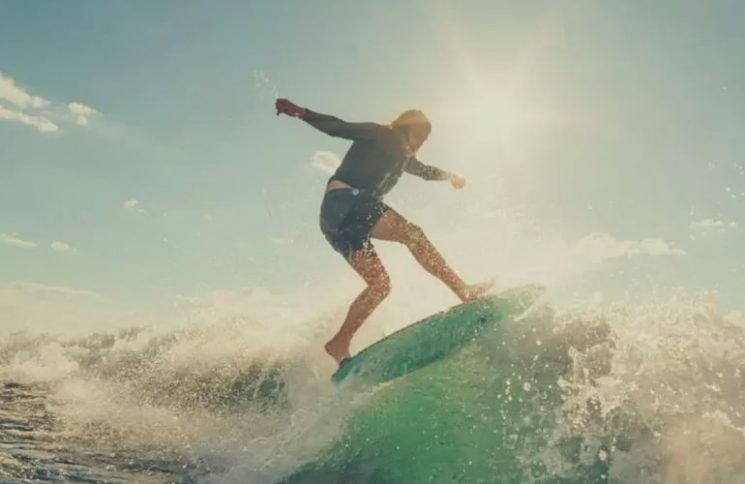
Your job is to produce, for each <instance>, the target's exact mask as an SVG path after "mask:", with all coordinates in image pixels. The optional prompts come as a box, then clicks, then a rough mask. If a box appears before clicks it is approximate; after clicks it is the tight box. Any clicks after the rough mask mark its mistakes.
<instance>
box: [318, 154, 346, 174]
mask: <svg viewBox="0 0 745 484" xmlns="http://www.w3.org/2000/svg"><path fill="white" fill-rule="evenodd" d="M311 164H312V165H313V166H314V167H316V168H318V169H319V170H321V171H323V172H326V173H329V174H333V173H334V172H335V171H336V169H337V168H339V165H340V164H341V160H340V159H339V157H338V156H337V155H336V153H332V152H330V151H317V152H315V153H314V154H313V161H312V162H311Z"/></svg>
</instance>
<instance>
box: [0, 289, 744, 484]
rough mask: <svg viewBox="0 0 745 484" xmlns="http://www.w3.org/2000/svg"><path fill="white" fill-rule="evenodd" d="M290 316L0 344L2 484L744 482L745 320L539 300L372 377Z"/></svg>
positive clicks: (670, 307) (677, 307)
mask: <svg viewBox="0 0 745 484" xmlns="http://www.w3.org/2000/svg"><path fill="white" fill-rule="evenodd" d="M272 321H273V322H272V324H276V320H272ZM335 321H336V319H335V318H331V319H330V320H329V322H328V324H329V325H330V324H331V323H334V322H335ZM288 324H292V325H293V326H296V327H298V328H301V327H305V328H308V332H307V333H305V334H303V333H300V334H298V335H297V338H296V339H295V340H294V341H293V344H292V345H291V344H290V343H288V339H287V338H286V335H285V334H284V332H282V331H280V334H281V336H282V337H278V338H275V339H272V338H270V337H269V336H270V334H269V333H267V329H266V327H265V328H262V327H261V326H260V325H258V324H255V323H252V322H248V321H242V320H235V319H231V320H227V321H216V322H212V323H200V324H195V325H193V326H191V327H187V328H184V329H179V330H170V329H161V330H157V329H156V328H152V327H140V328H129V329H126V330H123V331H112V332H108V333H96V334H89V335H83V336H72V335H66V334H64V333H61V334H60V333H57V334H28V333H14V334H3V335H1V336H0V390H2V391H0V398H2V407H1V408H0V481H2V482H40V481H50V482H55V481H57V482H59V481H66V482H76V481H77V482H81V481H85V482H205V483H249V484H278V483H293V484H298V483H318V484H320V483H324V484H333V483H370V484H372V483H375V484H395V483H406V484H417V483H522V482H528V483H530V482H536V483H579V482H581V483H586V482H593V483H594V482H597V483H603V482H608V483H614V484H615V483H638V482H645V483H647V482H649V483H670V482H702V483H709V482H711V483H715V482H727V483H741V482H743V480H744V479H745V478H743V476H745V462H743V460H742V455H745V430H744V429H745V415H744V414H743V412H742V408H745V378H744V377H743V375H745V330H743V328H745V322H743V320H742V319H741V317H740V316H739V315H737V314H728V315H723V314H721V313H720V312H719V311H718V310H717V308H716V306H715V305H713V304H711V303H710V302H708V301H707V300H706V299H705V298H699V297H695V296H691V297H689V298H680V297H678V298H676V299H675V300H671V301H663V302H654V303H649V304H646V305H634V306H630V305H624V304H612V305H605V306H596V307H590V308H585V309H582V310H580V309H577V310H562V311H558V310H555V309H554V308H552V307H550V306H547V305H538V306H537V307H535V308H534V309H533V310H532V311H530V312H528V313H527V314H525V316H524V317H523V318H522V319H520V320H517V321H514V320H511V319H507V320H504V321H503V324H497V325H494V326H492V329H491V330H488V331H485V332H484V333H483V334H482V335H481V336H480V337H479V338H478V339H476V340H475V341H473V342H472V343H469V344H468V345H467V346H465V347H464V348H462V350H461V351H457V352H455V353H453V354H452V355H451V356H450V357H447V358H443V359H441V360H439V361H437V362H434V363H432V364H430V365H428V366H425V367H424V368H421V369H419V370H418V371H415V372H412V373H410V374H408V375H406V376H405V377H403V378H398V379H394V380H392V381H389V382H386V383H383V384H379V385H378V384H375V385H370V384H369V383H367V384H355V383H354V381H353V380H348V381H345V382H344V383H343V384H341V385H334V384H332V383H331V382H330V381H329V377H330V374H331V365H330V364H329V362H328V361H327V357H325V356H323V355H319V354H318V353H319V352H318V347H319V346H320V338H322V337H323V336H324V335H325V334H326V333H327V332H326V331H325V329H324V330H323V331H317V330H316V329H315V328H313V325H305V326H302V325H300V324H296V323H294V322H293V321H292V320H289V321H288ZM323 324H326V323H325V322H324V323H323ZM316 332H317V333H318V335H319V336H318V338H317V339H314V338H315V336H314V334H315V333H316ZM358 383H360V382H358Z"/></svg>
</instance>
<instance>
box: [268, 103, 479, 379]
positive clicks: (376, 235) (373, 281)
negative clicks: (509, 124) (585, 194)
mask: <svg viewBox="0 0 745 484" xmlns="http://www.w3.org/2000/svg"><path fill="white" fill-rule="evenodd" d="M275 107H276V110H277V115H279V114H285V115H287V116H290V117H294V118H299V119H302V120H303V121H305V122H306V123H308V124H310V125H311V126H313V127H314V128H316V129H318V130H320V131H322V132H324V133H326V134H328V135H330V136H334V137H337V138H344V139H347V140H350V141H352V146H351V147H350V148H349V150H348V151H347V154H346V155H345V156H344V159H343V160H342V162H341V165H340V166H339V168H338V169H337V170H336V172H335V173H334V174H333V175H332V176H331V178H330V179H329V181H328V184H327V185H326V191H325V194H324V197H323V202H322V203H321V214H320V224H321V231H322V232H323V235H324V236H325V237H326V240H327V241H328V242H329V244H331V246H332V247H333V248H334V250H336V251H337V252H338V253H340V254H341V255H342V256H343V257H344V259H345V260H346V261H347V262H348V263H349V265H351V266H352V268H353V269H354V270H355V271H356V272H357V273H358V274H359V275H360V276H361V277H362V279H363V280H364V281H365V283H367V287H366V288H365V289H364V290H363V291H362V292H361V293H360V294H359V296H357V298H356V299H355V300H354V302H352V305H351V306H350V308H349V311H348V313H347V316H346V318H345V319H344V323H343V324H342V326H341V328H340V329H339V331H338V332H337V333H336V335H335V336H334V337H333V338H331V340H329V341H328V342H327V343H326V345H325V349H326V352H327V353H328V354H329V355H331V356H332V357H333V358H334V359H335V360H336V362H337V363H338V364H339V365H341V364H342V363H344V361H345V360H347V359H348V358H349V357H350V355H349V346H350V343H351V341H352V337H353V336H354V333H355V332H356V331H357V330H358V329H359V327H360V326H361V325H362V323H363V322H364V321H365V320H366V319H367V318H368V317H369V316H370V314H372V312H373V311H374V310H375V308H376V307H377V306H378V305H379V304H380V303H381V302H382V301H383V299H385V297H386V296H387V295H388V294H389V293H390V291H391V282H390V278H389V276H388V272H387V271H386V270H385V267H384V266H383V263H382V262H381V260H380V258H379V257H378V255H377V253H376V252H375V248H374V247H373V244H372V241H371V239H379V240H387V241H392V242H399V243H401V244H404V245H406V247H407V248H408V249H409V250H410V251H411V253H412V254H413V255H414V257H415V258H416V260H417V261H418V262H419V264H420V265H421V266H422V267H423V268H424V269H425V270H427V271H428V272H429V273H430V274H432V275H433V276H435V277H437V278H438V279H439V280H441V281H442V282H443V283H445V284H446V285H447V286H448V287H449V288H450V289H451V290H452V291H453V292H454V293H455V294H456V296H458V298H460V300H461V301H463V302H467V301H472V300H474V299H477V298H479V297H480V296H482V295H483V294H484V293H485V292H486V291H487V290H488V289H489V288H490V286H491V284H489V283H486V284H473V285H471V284H466V283H465V282H464V281H463V280H462V279H461V278H460V277H459V276H458V275H457V274H456V273H455V271H453V270H452V269H451V268H450V266H448V264H447V263H446V262H445V259H443V257H442V255H440V253H439V252H438V251H437V249H436V248H435V247H434V246H433V245H432V243H431V242H430V241H429V239H428V238H427V236H426V235H425V234H424V231H423V230H422V229H421V227H419V226H418V225H416V224H414V223H412V222H410V221H408V220H406V219H405V218H404V217H402V216H401V215H400V214H399V213H398V212H396V211H395V210H393V209H392V208H391V207H389V206H388V205H386V204H385V203H384V202H383V196H384V195H385V194H386V193H388V192H389V191H390V190H391V188H393V186H394V185H395V184H396V182H398V179H399V178H400V177H401V175H402V174H403V172H407V173H410V174H412V175H415V176H418V177H420V178H423V179H424V180H442V181H448V182H450V184H451V185H452V186H453V188H455V189H456V190H459V189H461V188H463V186H464V185H465V180H464V179H463V178H462V177H460V176H458V175H456V174H454V173H450V172H447V171H444V170H441V169H439V168H436V167H434V166H430V165H425V164H424V163H422V162H421V161H419V160H418V159H417V158H416V153H417V151H418V150H419V148H420V147H421V146H422V144H423V143H424V142H425V141H426V140H427V138H428V137H429V134H430V131H431V130H432V126H431V124H430V122H429V120H428V119H427V117H426V116H425V115H424V113H423V112H422V111H419V110H416V109H411V110H408V111H404V112H403V113H401V114H400V115H399V116H398V117H397V118H396V119H395V120H394V121H393V122H391V123H390V124H388V125H382V124H377V123H350V122H346V121H342V120H341V119H339V118H336V117H334V116H330V115H327V114H321V113H317V112H315V111H311V110H310V109H307V108H303V107H300V106H298V105H297V104H295V103H293V102H291V101H290V100H288V99H277V101H276V104H275Z"/></svg>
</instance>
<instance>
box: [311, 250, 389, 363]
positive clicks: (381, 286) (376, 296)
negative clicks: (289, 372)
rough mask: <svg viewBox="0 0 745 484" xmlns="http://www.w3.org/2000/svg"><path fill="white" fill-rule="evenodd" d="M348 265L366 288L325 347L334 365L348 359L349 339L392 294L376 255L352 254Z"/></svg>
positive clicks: (358, 252) (385, 272)
mask: <svg viewBox="0 0 745 484" xmlns="http://www.w3.org/2000/svg"><path fill="white" fill-rule="evenodd" d="M349 264H350V265H351V266H352V268H354V270H355V271H357V273H358V274H359V275H360V276H362V279H364V280H365V282H366V283H367V287H366V288H365V290H364V291H362V292H361V293H360V295H359V296H357V298H356V299H355V300H354V301H353V302H352V305H351V306H350V307H349V312H348V313H347V317H346V318H345V319H344V323H343V324H342V326H341V328H340V329H339V332H338V333H336V335H335V336H334V337H333V338H331V340H330V341H329V342H328V343H326V345H325V346H324V348H326V352H327V353H328V354H330V355H331V356H332V357H333V358H334V359H335V360H336V362H337V363H341V361H342V360H344V359H345V358H349V345H350V343H351V341H352V336H354V333H356V332H357V330H358V329H359V328H360V326H362V323H364V322H365V320H366V319H367V318H368V317H369V316H370V314H372V312H373V311H374V310H375V308H376V307H378V305H379V304H380V303H381V302H382V301H383V299H385V297H386V296H387V295H388V294H389V293H390V292H391V280H390V277H389V276H388V272H387V271H386V270H385V267H383V263H382V262H381V261H380V258H379V257H378V256H377V254H376V253H375V251H373V250H368V249H361V250H358V251H356V252H353V253H352V255H351V256H350V257H349Z"/></svg>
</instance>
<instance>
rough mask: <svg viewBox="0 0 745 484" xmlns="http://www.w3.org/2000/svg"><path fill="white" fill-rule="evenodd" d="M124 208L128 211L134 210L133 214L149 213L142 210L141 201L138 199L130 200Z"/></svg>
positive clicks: (125, 203)
mask: <svg viewBox="0 0 745 484" xmlns="http://www.w3.org/2000/svg"><path fill="white" fill-rule="evenodd" d="M122 206H123V207H124V208H126V209H127V210H132V211H133V212H137V213H143V214H144V213H147V210H145V209H144V208H142V206H141V205H140V201H139V200H137V199H136V198H130V199H129V200H127V201H126V202H124V203H123V204H122Z"/></svg>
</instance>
